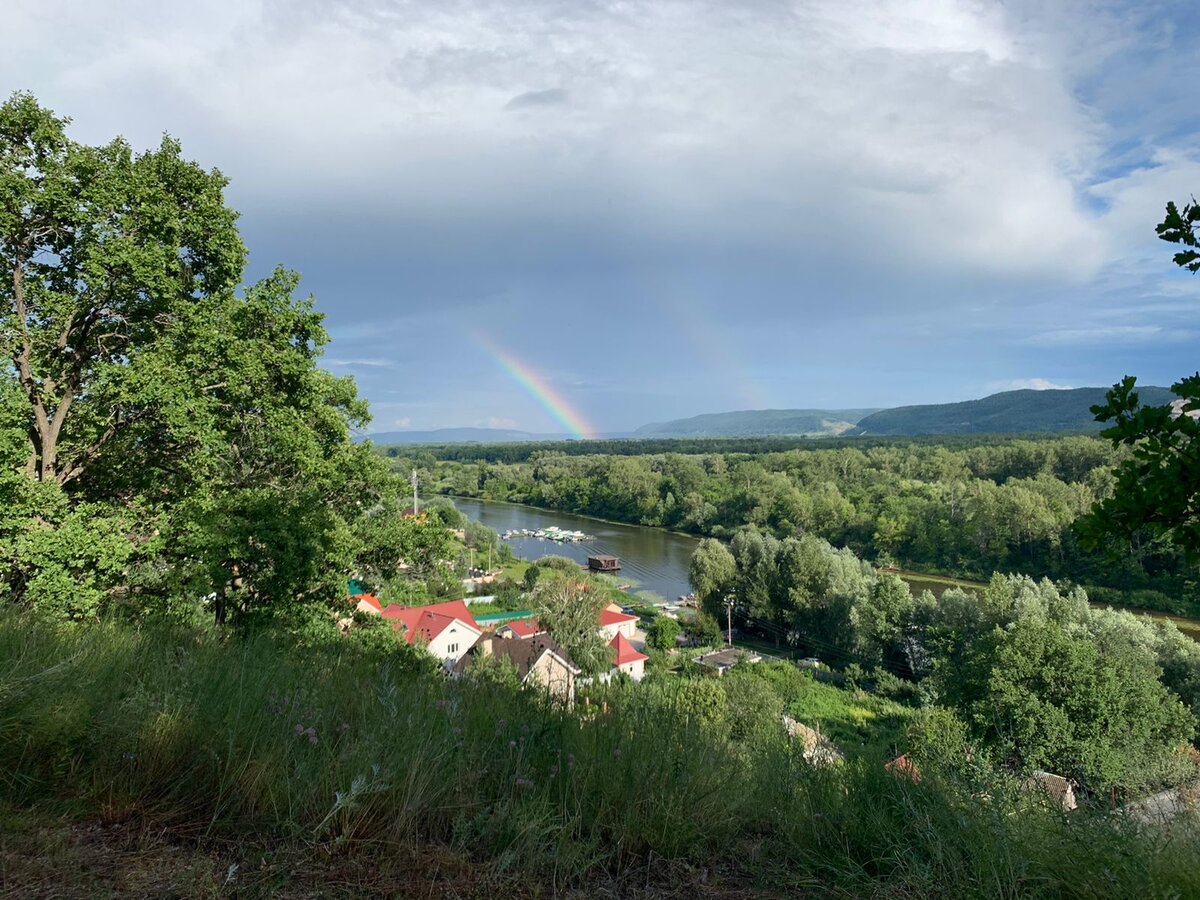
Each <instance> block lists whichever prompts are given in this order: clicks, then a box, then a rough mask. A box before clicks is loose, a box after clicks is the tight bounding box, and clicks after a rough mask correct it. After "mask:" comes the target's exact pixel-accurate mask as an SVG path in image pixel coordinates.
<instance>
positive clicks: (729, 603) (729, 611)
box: [725, 594, 733, 647]
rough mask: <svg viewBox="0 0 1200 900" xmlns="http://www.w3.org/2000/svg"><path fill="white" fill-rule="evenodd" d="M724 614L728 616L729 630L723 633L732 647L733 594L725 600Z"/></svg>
mask: <svg viewBox="0 0 1200 900" xmlns="http://www.w3.org/2000/svg"><path fill="white" fill-rule="evenodd" d="M725 613H726V615H727V616H728V622H729V630H728V631H727V632H726V633H725V640H726V642H727V643H728V644H729V646H730V647H732V646H733V594H730V595H729V596H728V597H726V598H725Z"/></svg>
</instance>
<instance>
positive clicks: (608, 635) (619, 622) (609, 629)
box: [600, 603, 639, 641]
mask: <svg viewBox="0 0 1200 900" xmlns="http://www.w3.org/2000/svg"><path fill="white" fill-rule="evenodd" d="M638 621H639V620H638V617H637V616H632V615H630V614H629V613H625V612H622V611H621V607H619V606H617V604H615V603H610V604H608V606H606V607H604V609H602V610H600V636H601V637H602V638H604V639H605V640H606V641H612V640H614V639H615V638H616V637H617V635H619V634H621V635H624V636H625V638H626V640H628V639H629V638H631V637H633V633H634V631H635V630H636V629H637V624H638Z"/></svg>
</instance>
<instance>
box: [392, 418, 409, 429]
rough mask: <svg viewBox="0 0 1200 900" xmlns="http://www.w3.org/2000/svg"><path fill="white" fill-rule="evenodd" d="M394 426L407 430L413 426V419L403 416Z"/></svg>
mask: <svg viewBox="0 0 1200 900" xmlns="http://www.w3.org/2000/svg"><path fill="white" fill-rule="evenodd" d="M394 424H395V427H396V428H407V427H408V426H410V425H411V424H412V419H411V418H410V417H408V416H401V417H400V418H399V419H397V420H396V421H395V423H394Z"/></svg>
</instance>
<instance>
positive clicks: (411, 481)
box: [408, 469, 421, 518]
mask: <svg viewBox="0 0 1200 900" xmlns="http://www.w3.org/2000/svg"><path fill="white" fill-rule="evenodd" d="M408 483H409V484H411V485H412V487H413V518H416V517H417V514H418V513H419V512H420V511H421V510H420V508H419V503H420V501H418V500H417V484H418V483H419V482H418V480H417V470H416V469H413V473H412V478H410V479H409V480H408Z"/></svg>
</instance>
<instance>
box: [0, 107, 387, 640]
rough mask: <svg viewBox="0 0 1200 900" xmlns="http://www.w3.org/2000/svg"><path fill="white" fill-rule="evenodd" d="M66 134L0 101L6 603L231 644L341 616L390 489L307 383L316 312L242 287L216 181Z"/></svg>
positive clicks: (171, 153)
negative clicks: (164, 618) (194, 632)
mask: <svg viewBox="0 0 1200 900" xmlns="http://www.w3.org/2000/svg"><path fill="white" fill-rule="evenodd" d="M66 124H67V122H66V120H65V119H61V118H58V117H56V116H55V115H54V114H53V113H51V112H50V111H49V110H46V109H44V108H42V107H41V106H39V105H38V103H37V102H36V101H35V100H34V98H33V97H31V96H30V95H28V94H20V93H18V94H14V95H13V96H12V97H11V98H10V99H9V100H8V101H6V102H5V103H3V104H0V269H3V271H4V273H5V275H4V277H3V278H2V279H0V352H2V353H3V355H4V356H5V357H6V358H8V359H10V360H11V367H10V368H9V369H7V370H6V371H5V372H4V373H0V402H2V408H0V456H2V457H3V460H2V462H3V471H4V475H3V476H0V499H3V500H4V501H5V507H6V508H5V512H4V513H3V514H2V516H0V532H2V535H0V536H2V537H3V539H4V540H3V542H2V546H3V548H4V549H3V550H2V551H0V553H2V554H3V555H4V557H5V558H4V560H3V561H4V562H5V563H6V564H7V565H6V567H5V574H4V576H3V580H2V583H0V589H2V590H3V591H4V593H5V594H6V595H7V596H8V598H9V599H11V600H14V601H16V602H19V603H23V604H26V605H30V606H37V607H39V608H42V609H45V610H55V611H56V612H57V613H58V614H59V615H61V616H63V617H66V618H73V619H86V618H94V617H95V616H97V615H98V614H100V613H101V612H102V611H103V610H104V609H105V608H111V609H119V610H120V611H121V612H122V613H124V614H127V615H131V616H145V615H149V614H163V613H168V614H171V615H182V616H183V617H184V618H188V617H189V616H190V615H191V614H192V613H194V612H195V611H196V610H197V609H199V605H200V602H201V601H200V598H202V597H213V598H215V600H213V602H212V608H211V611H212V613H213V614H214V615H215V618H216V619H217V620H218V621H224V620H225V618H226V616H227V614H231V615H232V618H233V619H234V620H235V621H237V622H238V623H239V624H241V625H246V626H248V625H250V624H251V623H252V622H259V621H262V620H264V618H274V617H276V616H282V617H284V618H290V617H292V616H293V614H294V613H295V612H296V611H295V610H294V609H293V607H295V606H297V605H301V606H304V605H309V604H318V605H323V604H328V603H332V602H337V601H339V600H340V599H341V598H342V596H343V591H344V586H345V578H346V576H347V575H348V574H349V573H350V571H351V568H352V565H353V560H354V555H355V551H356V542H357V537H356V535H355V528H354V522H355V520H356V519H357V517H358V516H359V515H360V513H361V511H362V508H363V507H364V506H366V507H367V508H370V507H371V506H372V504H374V503H375V502H376V501H377V500H378V499H379V496H380V494H381V493H384V494H386V493H387V491H388V490H389V488H388V483H389V481H391V478H390V476H389V475H388V474H387V469H386V465H385V464H384V463H383V461H382V460H381V459H380V458H379V457H377V456H375V455H374V454H373V453H372V452H371V451H370V449H369V448H366V447H357V446H354V445H352V444H351V443H350V442H349V428H350V426H351V425H362V424H364V423H365V421H366V416H367V413H366V406H365V404H364V403H363V402H362V401H360V400H359V399H358V398H357V396H356V393H355V387H354V383H353V381H352V380H350V379H348V378H340V379H339V378H335V377H333V376H332V375H330V374H329V373H327V372H325V371H323V370H321V369H320V368H319V367H318V364H317V363H318V360H319V358H320V355H321V352H322V348H323V346H324V344H325V343H326V342H327V341H328V335H327V334H326V332H325V330H324V327H323V325H322V316H321V315H320V314H319V313H317V312H316V311H315V309H314V307H313V303H312V300H311V299H300V298H297V297H296V296H295V292H296V289H297V285H298V276H296V275H295V274H294V273H291V272H287V271H284V270H282V269H278V270H276V271H275V272H274V273H273V274H271V275H270V276H268V277H266V278H264V279H263V280H262V281H260V282H258V283H257V284H254V285H250V286H248V287H245V288H244V289H243V290H242V291H241V292H240V293H239V292H238V288H239V284H240V281H241V278H242V275H243V267H244V262H245V255H246V250H245V247H244V246H243V244H242V241H241V238H240V236H239V235H238V232H237V229H236V227H235V223H236V219H237V214H236V212H234V211H233V210H232V209H230V208H229V207H228V206H226V204H225V200H224V189H225V186H226V179H225V178H224V176H222V175H221V174H220V173H219V172H217V171H215V170H213V171H206V170H204V169H203V168H201V167H200V166H198V165H197V164H195V163H193V162H189V161H187V160H186V159H185V158H184V157H183V155H182V150H181V148H180V146H179V144H178V143H177V142H175V141H173V140H171V139H170V138H164V140H163V141H162V143H161V145H160V146H159V147H158V148H156V149H154V150H151V151H148V152H145V153H140V154H138V153H134V152H133V150H132V149H131V148H130V147H129V145H128V144H127V143H125V142H124V141H123V140H121V139H116V140H114V141H112V142H110V143H108V144H106V145H103V146H95V147H93V146H87V145H84V144H80V143H77V142H75V141H73V140H71V139H70V138H69V137H68V136H67V133H66ZM364 501H365V503H364ZM89 531H90V532H91V533H90V534H89V533H88V532H89ZM376 543H377V544H378V542H376ZM372 549H373V550H377V549H378V547H374V548H372ZM302 615H303V614H302Z"/></svg>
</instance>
